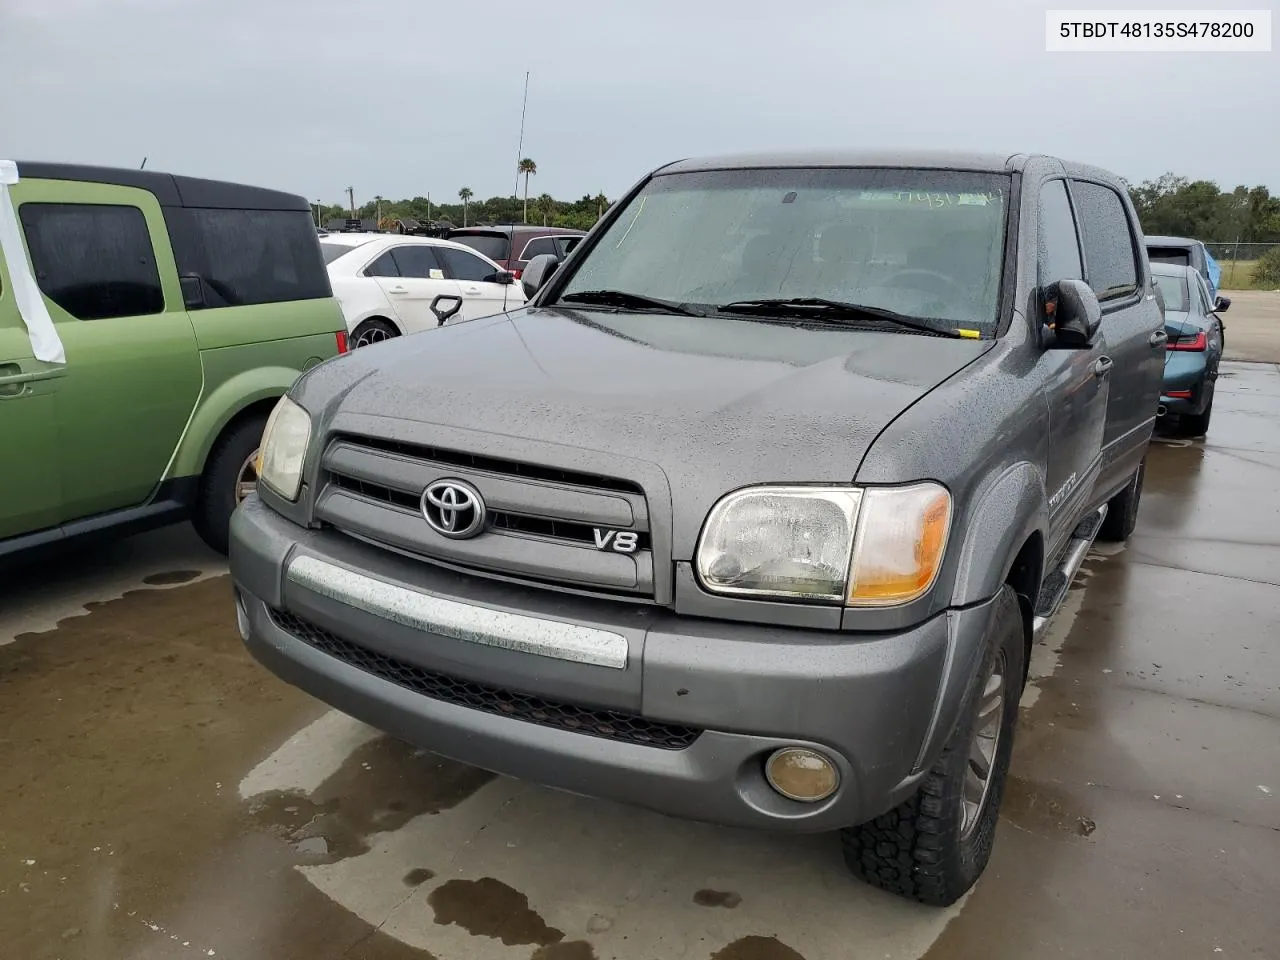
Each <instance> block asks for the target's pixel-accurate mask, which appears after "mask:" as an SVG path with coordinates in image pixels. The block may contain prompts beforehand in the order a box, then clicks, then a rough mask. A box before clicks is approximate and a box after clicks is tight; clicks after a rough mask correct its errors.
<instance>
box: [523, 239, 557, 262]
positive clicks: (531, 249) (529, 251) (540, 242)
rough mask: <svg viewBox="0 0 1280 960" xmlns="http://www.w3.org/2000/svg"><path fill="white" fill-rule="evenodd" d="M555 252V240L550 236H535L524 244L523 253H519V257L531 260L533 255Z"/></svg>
mask: <svg viewBox="0 0 1280 960" xmlns="http://www.w3.org/2000/svg"><path fill="white" fill-rule="evenodd" d="M555 252H556V242H555V240H553V239H552V238H551V237H537V238H536V239H533V240H530V241H529V242H528V243H527V244H526V245H525V248H524V253H522V254H521V255H520V259H521V260H532V259H533V258H534V257H537V256H541V255H542V254H544V253H550V254H555Z"/></svg>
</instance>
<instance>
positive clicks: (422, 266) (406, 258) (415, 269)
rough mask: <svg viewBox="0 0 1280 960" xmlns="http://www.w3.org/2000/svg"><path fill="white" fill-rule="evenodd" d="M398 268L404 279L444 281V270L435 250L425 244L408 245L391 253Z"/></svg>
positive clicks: (396, 248)
mask: <svg viewBox="0 0 1280 960" xmlns="http://www.w3.org/2000/svg"><path fill="white" fill-rule="evenodd" d="M391 255H392V256H393V257H395V261H396V266H397V267H399V269H400V276H402V277H417V278H419V279H422V280H443V279H444V269H443V266H442V265H441V263H440V261H439V260H438V259H437V258H436V252H435V250H434V248H432V247H429V246H427V245H426V244H425V243H415V244H406V245H405V246H403V247H395V248H394V249H393V250H392V251H391Z"/></svg>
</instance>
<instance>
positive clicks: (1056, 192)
mask: <svg viewBox="0 0 1280 960" xmlns="http://www.w3.org/2000/svg"><path fill="white" fill-rule="evenodd" d="M1039 270H1040V283H1041V284H1049V283H1056V282H1057V281H1058V280H1083V279H1084V271H1083V270H1082V269H1081V268H1080V241H1079V240H1078V239H1077V237H1076V224H1075V220H1074V219H1073V217H1072V215H1071V201H1070V200H1069V199H1068V197H1067V185H1066V181H1064V180H1050V181H1049V182H1048V183H1046V184H1045V185H1044V186H1043V187H1042V188H1041V189H1040V257H1039Z"/></svg>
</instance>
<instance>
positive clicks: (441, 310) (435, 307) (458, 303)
mask: <svg viewBox="0 0 1280 960" xmlns="http://www.w3.org/2000/svg"><path fill="white" fill-rule="evenodd" d="M461 309H462V298H461V297H459V296H456V295H454V294H452V293H442V294H440V295H439V296H437V297H436V298H435V299H434V300H432V301H431V312H432V313H434V314H435V315H436V320H437V321H439V323H438V324H437V326H441V327H443V326H444V322H445V321H446V320H448V319H449V318H450V317H453V316H455V315H456V314H457V312H458V311H459V310H461Z"/></svg>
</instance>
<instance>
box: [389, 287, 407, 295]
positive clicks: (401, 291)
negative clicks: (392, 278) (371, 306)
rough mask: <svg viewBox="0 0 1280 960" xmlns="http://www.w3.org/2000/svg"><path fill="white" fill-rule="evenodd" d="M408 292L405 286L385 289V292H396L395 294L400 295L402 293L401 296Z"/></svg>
mask: <svg viewBox="0 0 1280 960" xmlns="http://www.w3.org/2000/svg"><path fill="white" fill-rule="evenodd" d="M408 292H409V291H408V289H406V288H405V287H390V288H389V289H388V290H387V293H397V294H400V295H402V296H403V295H404V294H406V293H408Z"/></svg>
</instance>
